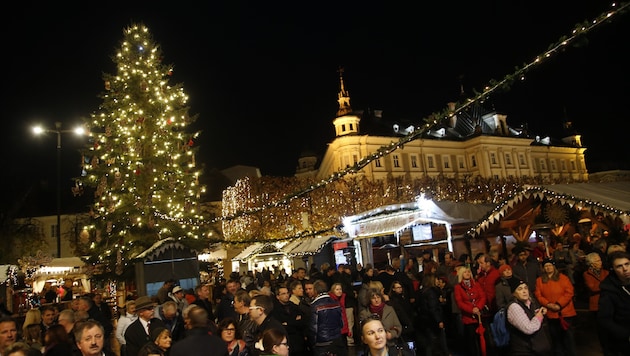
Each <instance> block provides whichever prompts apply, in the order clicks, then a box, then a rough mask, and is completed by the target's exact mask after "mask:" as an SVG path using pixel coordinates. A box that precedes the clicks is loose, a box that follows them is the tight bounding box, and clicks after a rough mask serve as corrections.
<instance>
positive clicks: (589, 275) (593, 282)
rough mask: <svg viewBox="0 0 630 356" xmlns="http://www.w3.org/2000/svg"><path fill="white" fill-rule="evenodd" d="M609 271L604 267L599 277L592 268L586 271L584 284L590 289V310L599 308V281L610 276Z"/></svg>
mask: <svg viewBox="0 0 630 356" xmlns="http://www.w3.org/2000/svg"><path fill="white" fill-rule="evenodd" d="M608 273H609V272H608V271H607V270H605V269H603V268H602V270H601V271H600V272H599V277H597V276H596V275H595V274H594V273H593V272H592V271H591V270H590V269H589V270H586V271H584V274H583V276H584V284H585V285H586V288H587V289H588V310H590V311H597V310H599V305H598V304H599V283H601V281H603V280H604V278H606V277H607V276H608Z"/></svg>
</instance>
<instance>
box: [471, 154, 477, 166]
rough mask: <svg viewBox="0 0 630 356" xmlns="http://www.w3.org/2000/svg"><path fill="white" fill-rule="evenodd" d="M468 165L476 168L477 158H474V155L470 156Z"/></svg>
mask: <svg viewBox="0 0 630 356" xmlns="http://www.w3.org/2000/svg"><path fill="white" fill-rule="evenodd" d="M470 165H471V166H472V167H477V158H475V155H470Z"/></svg>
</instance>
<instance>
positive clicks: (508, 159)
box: [505, 153, 512, 166]
mask: <svg viewBox="0 0 630 356" xmlns="http://www.w3.org/2000/svg"><path fill="white" fill-rule="evenodd" d="M505 164H506V165H508V166H511V165H512V155H511V154H509V153H506V154H505Z"/></svg>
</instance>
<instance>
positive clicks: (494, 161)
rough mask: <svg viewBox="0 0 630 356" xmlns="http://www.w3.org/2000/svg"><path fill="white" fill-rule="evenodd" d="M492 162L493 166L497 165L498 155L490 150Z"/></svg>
mask: <svg viewBox="0 0 630 356" xmlns="http://www.w3.org/2000/svg"><path fill="white" fill-rule="evenodd" d="M490 164H491V165H493V166H496V165H497V155H496V154H495V153H494V152H490Z"/></svg>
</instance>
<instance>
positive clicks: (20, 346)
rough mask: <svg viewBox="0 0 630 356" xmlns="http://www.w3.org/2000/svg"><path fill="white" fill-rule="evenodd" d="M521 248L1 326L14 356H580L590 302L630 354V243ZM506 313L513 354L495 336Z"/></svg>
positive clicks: (5, 321) (605, 337)
mask: <svg viewBox="0 0 630 356" xmlns="http://www.w3.org/2000/svg"><path fill="white" fill-rule="evenodd" d="M568 245H569V246H570V247H569V248H566V247H565V246H564V244H558V245H555V246H554V248H553V249H552V248H550V246H547V245H542V246H535V247H534V248H529V247H528V246H527V245H518V246H516V247H515V248H514V249H513V250H512V251H511V254H510V255H509V256H501V255H500V254H497V253H494V251H491V252H490V253H480V254H478V255H476V256H474V257H471V256H469V255H466V254H463V255H461V256H458V258H455V256H454V255H453V253H451V252H446V253H444V255H441V256H439V257H440V258H434V256H432V255H431V251H429V250H427V251H423V253H422V256H417V258H412V257H410V256H404V255H401V256H400V258H394V259H392V260H391V263H390V264H387V265H385V266H383V268H375V267H374V266H371V265H367V266H365V267H364V266H362V265H360V264H359V265H357V266H349V265H339V266H334V265H328V264H323V265H322V266H320V267H319V268H318V267H317V266H311V268H310V270H309V271H307V270H306V269H305V268H297V269H296V270H295V271H292V273H290V274H288V273H286V271H283V270H282V269H279V268H272V269H263V270H261V271H255V272H254V271H248V272H245V273H242V274H239V273H232V274H231V275H230V276H229V278H228V279H227V280H221V279H218V280H217V281H216V283H202V284H200V285H198V286H196V288H195V289H194V292H192V293H191V292H188V291H186V290H184V289H183V288H182V287H181V286H179V285H177V282H176V281H174V280H169V281H166V282H165V283H164V285H163V286H162V287H161V288H160V289H159V291H158V292H157V294H156V295H155V296H139V297H137V298H135V299H130V300H128V301H127V303H126V304H125V306H124V308H122V311H121V313H120V316H119V317H118V318H117V319H114V318H113V316H112V315H111V310H110V309H109V308H108V307H107V305H106V303H103V301H102V295H100V294H99V293H97V294H88V295H83V296H80V297H78V298H75V299H72V302H71V303H67V305H68V308H67V309H62V310H58V307H57V305H56V304H50V305H46V306H42V307H41V308H37V309H31V310H29V311H28V313H27V314H26V316H25V320H24V323H23V325H20V326H21V328H20V330H18V323H17V322H16V320H14V319H12V318H11V317H4V318H2V319H1V320H0V356H6V355H45V356H48V355H86V356H87V355H90V356H97V355H99V356H103V355H114V354H118V355H120V356H138V355H140V356H147V355H170V356H180V355H187V356H190V355H229V356H259V355H280V356H289V355H290V356H309V355H316V356H320V355H327V356H332V355H336V356H347V355H350V354H356V355H366V356H367V355H371V356H376V355H444V356H446V355H455V354H457V355H471V356H477V355H577V354H578V353H577V351H576V342H575V335H574V328H575V327H574V325H573V324H574V319H575V317H576V315H577V312H576V306H575V303H576V300H577V299H576V297H577V293H582V292H583V293H585V294H586V295H587V299H588V309H589V311H590V318H592V319H591V321H592V322H593V323H595V324H597V330H598V333H597V335H593V337H597V338H598V339H599V341H600V344H601V349H602V354H603V355H606V356H607V355H627V354H628V350H630V255H629V254H628V252H627V248H626V246H625V245H623V244H622V245H619V246H607V245H605V244H601V243H597V244H593V247H592V249H589V250H587V251H583V249H582V248H580V246H579V244H578V247H577V248H576V247H575V245H574V244H570V243H569V244H568ZM499 310H505V315H507V317H506V320H507V325H508V330H509V334H510V341H509V344H508V345H506V346H498V345H496V344H495V343H494V342H493V336H492V333H491V332H490V330H491V327H490V326H491V324H492V322H493V318H494V316H495V314H496V313H497V312H498V311H499Z"/></svg>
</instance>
